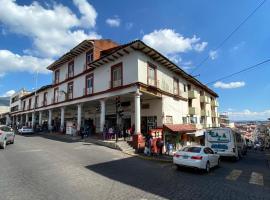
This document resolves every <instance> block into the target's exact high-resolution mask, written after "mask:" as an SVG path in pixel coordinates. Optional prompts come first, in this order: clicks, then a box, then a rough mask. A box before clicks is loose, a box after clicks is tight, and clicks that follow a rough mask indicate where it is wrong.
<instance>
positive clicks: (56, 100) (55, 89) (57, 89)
mask: <svg viewBox="0 0 270 200" xmlns="http://www.w3.org/2000/svg"><path fill="white" fill-rule="evenodd" d="M56 91H58V93H59V87H56V88H54V90H53V103H57V102H58V100H59V99H58V97H59V95H58V94H57V99H56V96H55V95H56V94H55V92H56Z"/></svg>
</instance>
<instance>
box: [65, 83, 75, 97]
mask: <svg viewBox="0 0 270 200" xmlns="http://www.w3.org/2000/svg"><path fill="white" fill-rule="evenodd" d="M70 85H72V93H71V96H72V97H71V98H70V97H69V86H70ZM73 91H74V84H73V81H72V82H69V83H68V84H67V99H68V100H71V99H73Z"/></svg>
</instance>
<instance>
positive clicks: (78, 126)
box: [77, 104, 82, 131]
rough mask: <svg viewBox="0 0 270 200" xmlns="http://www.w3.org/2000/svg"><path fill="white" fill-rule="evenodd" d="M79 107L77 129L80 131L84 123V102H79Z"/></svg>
mask: <svg viewBox="0 0 270 200" xmlns="http://www.w3.org/2000/svg"><path fill="white" fill-rule="evenodd" d="M77 108H78V109H77V131H80V130H81V124H82V104H78V105H77Z"/></svg>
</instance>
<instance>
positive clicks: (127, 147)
mask: <svg viewBox="0 0 270 200" xmlns="http://www.w3.org/2000/svg"><path fill="white" fill-rule="evenodd" d="M117 146H118V147H119V149H120V150H121V151H123V152H124V153H126V154H135V149H133V147H132V146H130V145H129V144H128V142H127V141H118V142H117Z"/></svg>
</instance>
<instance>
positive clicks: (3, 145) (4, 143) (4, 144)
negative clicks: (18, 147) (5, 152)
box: [1, 140, 7, 149]
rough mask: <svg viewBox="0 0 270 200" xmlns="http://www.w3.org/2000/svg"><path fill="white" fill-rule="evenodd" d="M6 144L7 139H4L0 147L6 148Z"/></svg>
mask: <svg viewBox="0 0 270 200" xmlns="http://www.w3.org/2000/svg"><path fill="white" fill-rule="evenodd" d="M6 146H7V141H6V140H4V142H3V144H2V145H1V148H2V149H5V148H6Z"/></svg>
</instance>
